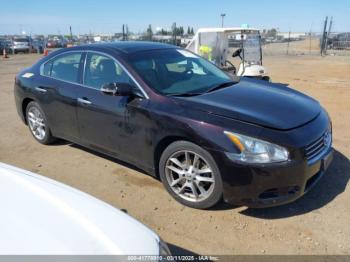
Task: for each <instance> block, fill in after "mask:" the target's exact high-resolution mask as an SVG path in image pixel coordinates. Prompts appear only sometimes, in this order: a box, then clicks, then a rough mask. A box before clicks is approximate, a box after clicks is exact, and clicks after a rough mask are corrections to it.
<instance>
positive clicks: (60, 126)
mask: <svg viewBox="0 0 350 262" xmlns="http://www.w3.org/2000/svg"><path fill="white" fill-rule="evenodd" d="M14 90H15V101H16V106H17V110H18V113H19V115H20V117H21V118H22V120H23V121H24V123H25V124H27V125H28V127H29V130H30V132H31V133H32V135H33V137H34V138H35V139H36V140H37V141H38V142H40V143H42V144H50V143H52V142H54V140H55V139H56V138H61V139H65V140H68V141H71V142H74V143H77V144H80V145H82V146H85V147H87V148H90V149H92V150H96V151H99V152H101V153H103V154H106V155H110V156H112V157H115V158H118V159H120V160H122V161H125V162H128V163H131V164H133V165H135V166H137V167H139V168H141V169H143V170H145V171H146V172H147V173H149V174H152V175H153V176H156V177H159V178H160V180H161V181H162V183H163V184H164V187H165V188H166V190H167V191H168V192H169V193H170V194H171V195H172V196H173V197H174V198H175V199H176V200H177V201H179V202H181V203H183V204H185V205H187V206H190V207H193V208H201V209H205V208H209V207H212V206H214V205H215V204H217V203H218V202H219V201H221V200H222V199H223V200H224V201H226V202H229V203H233V204H235V205H244V206H248V207H267V206H273V205H280V204H285V203H288V202H291V201H294V200H295V199H297V198H299V197H301V196H302V195H303V194H304V193H306V192H308V191H309V190H310V189H311V188H312V187H313V186H314V185H315V184H316V183H317V181H319V179H320V178H321V177H322V176H323V175H324V174H325V171H326V170H327V168H328V166H329V164H330V162H331V160H332V125H331V121H330V118H329V116H328V114H327V112H326V111H325V110H324V109H323V108H322V106H321V105H320V104H319V103H318V102H317V101H315V100H314V99H312V98H310V97H308V96H306V95H304V94H302V93H300V92H298V91H295V90H294V89H292V88H289V87H287V86H285V85H281V84H274V83H268V82H266V81H259V80H255V79H250V78H244V77H242V78H237V77H234V76H231V75H229V74H226V73H225V72H223V71H221V70H220V69H219V68H217V67H216V66H215V65H213V64H212V63H210V62H209V61H207V60H205V59H203V58H201V57H199V56H197V55H195V54H193V53H191V52H189V51H186V50H184V49H181V48H179V47H176V46H171V45H165V44H159V43H148V42H120V43H104V44H92V45H84V46H78V47H73V48H69V49H61V50H58V51H55V52H52V53H50V55H49V56H47V57H44V58H43V59H41V60H40V61H38V62H37V63H35V64H34V65H33V66H31V67H29V68H26V69H24V70H23V71H21V72H20V73H19V74H18V75H17V76H16V79H15V88H14Z"/></svg>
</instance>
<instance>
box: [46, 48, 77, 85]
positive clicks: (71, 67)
mask: <svg viewBox="0 0 350 262" xmlns="http://www.w3.org/2000/svg"><path fill="white" fill-rule="evenodd" d="M81 55H82V54H81V53H69V54H63V55H61V56H59V57H58V58H54V59H53V60H51V61H49V62H47V63H45V64H44V66H43V68H42V74H43V75H45V76H51V77H53V78H56V79H60V80H64V81H69V82H78V71H79V65H80V61H81Z"/></svg>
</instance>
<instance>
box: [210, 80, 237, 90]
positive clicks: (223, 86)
mask: <svg viewBox="0 0 350 262" xmlns="http://www.w3.org/2000/svg"><path fill="white" fill-rule="evenodd" d="M234 84H237V82H236V81H228V82H223V83H220V84H217V85H214V86H213V87H211V88H209V89H208V90H207V91H205V93H210V92H213V91H215V90H218V89H221V88H225V87H228V86H232V85H234Z"/></svg>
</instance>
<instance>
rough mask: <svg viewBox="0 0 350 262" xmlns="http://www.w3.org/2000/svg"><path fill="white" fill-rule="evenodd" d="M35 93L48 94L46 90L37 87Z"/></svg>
mask: <svg viewBox="0 0 350 262" xmlns="http://www.w3.org/2000/svg"><path fill="white" fill-rule="evenodd" d="M35 91H38V92H39V93H42V94H45V93H46V92H47V90H46V89H44V88H40V87H36V88H35Z"/></svg>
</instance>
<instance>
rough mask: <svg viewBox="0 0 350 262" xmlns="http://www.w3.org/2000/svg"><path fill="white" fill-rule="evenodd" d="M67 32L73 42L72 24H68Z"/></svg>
mask: <svg viewBox="0 0 350 262" xmlns="http://www.w3.org/2000/svg"><path fill="white" fill-rule="evenodd" d="M69 33H70V41H72V42H73V34H72V26H71V25H70V26H69Z"/></svg>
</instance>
